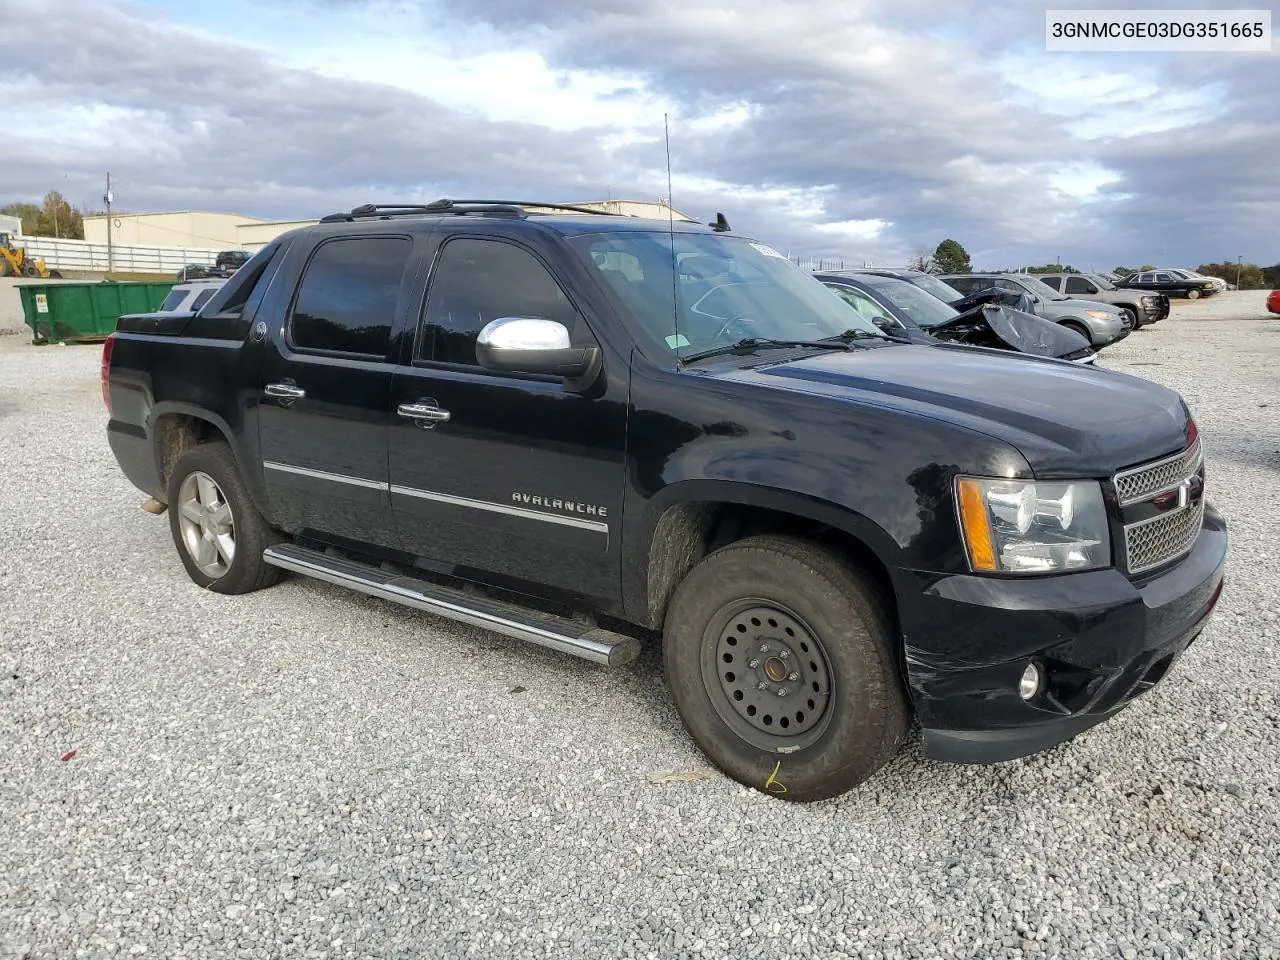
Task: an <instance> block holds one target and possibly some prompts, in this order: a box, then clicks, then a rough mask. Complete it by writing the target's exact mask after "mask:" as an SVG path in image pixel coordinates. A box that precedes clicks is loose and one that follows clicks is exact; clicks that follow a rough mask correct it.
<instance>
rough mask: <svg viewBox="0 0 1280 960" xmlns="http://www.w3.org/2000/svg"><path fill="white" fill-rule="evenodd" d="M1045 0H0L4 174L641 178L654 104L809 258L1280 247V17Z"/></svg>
mask: <svg viewBox="0 0 1280 960" xmlns="http://www.w3.org/2000/svg"><path fill="white" fill-rule="evenodd" d="M1054 5H1055V6H1057V7H1069V6H1072V4H1069V3H1066V2H1060V3H1057V4H1054ZM1045 6H1046V4H1045V3H1043V2H1037V3H1027V2H1022V0H1004V2H1002V3H1000V4H992V3H989V2H978V0H947V2H942V0H896V2H894V3H892V4H889V3H883V2H877V0H840V2H807V0H789V2H763V0H724V2H721V0H575V2H573V3H557V2H555V0H551V2H547V0H419V2H410V0H220V2H217V3H204V2H188V0H154V2H150V3H147V2H121V0H40V2H39V3H30V2H26V0H0V24H3V28H0V73H4V74H5V75H6V85H5V90H6V95H5V104H4V107H3V110H2V111H0V204H3V203H8V202H11V201H15V200H37V199H38V198H39V197H40V196H42V195H43V194H44V193H45V192H47V191H48V190H51V189H57V190H61V191H62V192H63V193H64V194H65V195H66V196H67V197H68V199H69V200H71V202H73V203H75V204H77V205H86V206H88V205H93V206H97V205H98V201H99V198H100V197H101V195H102V178H103V175H104V173H105V171H107V170H108V169H109V170H111V172H112V177H113V182H114V185H115V198H116V204H117V205H118V206H120V207H122V208H124V209H128V210H130V211H151V210H175V209H208V210H226V211H231V212H236V213H242V214H245V215H249V216H260V217H268V218H277V217H278V218H282V219H283V218H294V217H311V216H317V215H321V214H324V213H327V212H332V211H333V210H335V209H342V208H347V207H350V206H353V205H355V204H356V203H360V202H364V201H369V200H375V201H378V200H381V201H406V200H407V201H420V200H427V199H434V198H436V197H439V196H497V197H507V196H515V197H517V198H520V199H524V198H539V199H549V200H586V199H598V198H605V197H607V196H612V197H615V198H618V197H633V198H647V199H653V198H657V197H658V196H665V195H666V193H667V181H666V171H665V155H664V152H663V145H662V117H663V114H664V112H665V113H667V114H669V115H670V118H671V121H670V122H671V137H672V151H671V152H672V160H673V165H674V171H675V172H674V178H673V179H674V189H673V194H674V203H675V206H676V207H677V208H679V209H681V210H684V211H686V212H687V213H689V214H690V215H692V216H695V217H698V218H699V219H706V218H710V217H713V216H714V215H715V213H716V212H717V211H723V212H724V213H725V214H726V216H727V217H728V219H729V221H730V223H731V224H732V225H733V227H734V229H735V231H737V232H742V233H749V234H751V235H753V236H756V237H759V238H761V239H765V240H767V241H768V242H770V243H772V244H773V245H774V246H776V247H778V248H779V249H783V250H787V251H789V252H791V253H792V254H794V255H797V256H827V257H843V258H846V259H848V260H850V261H853V262H872V263H877V264H894V263H902V262H905V261H906V260H907V258H909V257H910V256H911V255H912V254H913V253H914V252H915V251H917V250H919V249H921V248H925V247H928V248H930V249H932V247H933V246H935V245H936V244H937V243H938V241H939V240H942V239H943V238H944V237H954V238H955V239H957V240H959V241H960V242H961V243H963V244H964V245H965V246H966V247H967V248H968V249H969V251H970V253H971V254H972V255H973V258H974V261H975V265H977V266H979V267H985V268H1000V267H1005V266H1013V265H1018V264H1024V263H1041V262H1047V261H1053V260H1055V259H1057V258H1059V257H1060V258H1061V259H1062V262H1064V263H1067V262H1071V263H1073V264H1076V265H1078V266H1085V267H1094V268H1106V267H1110V266H1113V265H1116V264H1127V265H1136V264H1139V263H1142V262H1144V261H1145V262H1154V263H1159V264H1166V265H1176V264H1191V265H1194V264H1198V263H1202V262H1205V261H1209V260H1222V259H1235V258H1236V257H1237V256H1243V257H1244V258H1245V260H1246V261H1256V262H1260V263H1263V264H1272V263H1275V262H1277V261H1280V227H1278V225H1280V175H1278V174H1277V163H1278V161H1280V96H1277V94H1276V90H1277V89H1280V43H1276V44H1275V48H1276V50H1275V52H1273V53H1270V54H1261V53H1253V54H1240V53H1236V54H1227V53H1197V54H1153V53H1148V54H1111V53H1105V54H1104V53H1093V54H1064V53H1052V54H1050V53H1046V52H1045V50H1044V11H1045ZM1075 6H1079V7H1090V8H1098V7H1106V6H1111V7H1115V8H1128V7H1134V6H1141V5H1140V4H1134V3H1132V2H1131V0H1130V2H1127V3H1126V2H1121V3H1113V4H1107V3H1105V2H1101V0H1092V2H1088V3H1083V4H1075ZM1146 6H1148V7H1153V6H1157V4H1154V3H1149V4H1146ZM1159 6H1161V7H1163V8H1169V7H1178V6H1185V7H1198V8H1204V7H1208V6H1213V4H1211V3H1208V2H1207V0H1198V2H1193V3H1185V4H1179V3H1164V4H1159ZM1227 6H1240V7H1243V6H1247V4H1230V5H1227ZM1253 6H1259V4H1253ZM1277 26H1280V22H1278V23H1277Z"/></svg>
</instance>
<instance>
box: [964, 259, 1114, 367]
mask: <svg viewBox="0 0 1280 960" xmlns="http://www.w3.org/2000/svg"><path fill="white" fill-rule="evenodd" d="M942 279H943V280H945V281H946V282H947V283H948V284H949V285H950V286H953V287H955V288H956V289H957V290H959V291H961V292H962V293H975V292H977V291H978V290H981V289H983V288H985V287H990V286H996V287H1001V288H1003V289H1005V290H1013V291H1016V292H1018V293H1025V294H1027V296H1029V297H1030V298H1031V304H1032V309H1033V310H1034V311H1035V313H1036V315H1037V316H1040V317H1044V318H1045V319H1046V320H1052V321H1053V322H1054V323H1058V324H1061V325H1062V326H1064V327H1066V328H1067V329H1068V330H1073V331H1075V332H1076V333H1078V334H1080V336H1082V337H1084V338H1085V339H1086V340H1088V341H1089V343H1090V344H1091V345H1092V346H1093V348H1094V349H1095V350H1097V349H1100V348H1102V347H1105V346H1107V345H1109V344H1112V343H1118V342H1119V341H1121V340H1123V339H1124V338H1125V337H1127V336H1128V335H1129V334H1130V333H1131V332H1132V330H1133V328H1132V326H1130V324H1129V322H1128V320H1127V318H1126V317H1125V315H1124V314H1123V313H1121V312H1120V311H1119V309H1117V308H1115V307H1110V306H1105V305H1103V304H1100V303H1098V302H1097V301H1094V300H1077V299H1073V298H1072V297H1067V296H1064V295H1063V294H1061V293H1059V292H1058V291H1057V290H1054V289H1053V288H1052V287H1048V286H1045V285H1044V284H1043V283H1041V282H1040V281H1039V280H1037V279H1036V278H1035V277H1034V276H1032V275H1031V274H1026V273H949V274H946V273H944V274H943V275H942Z"/></svg>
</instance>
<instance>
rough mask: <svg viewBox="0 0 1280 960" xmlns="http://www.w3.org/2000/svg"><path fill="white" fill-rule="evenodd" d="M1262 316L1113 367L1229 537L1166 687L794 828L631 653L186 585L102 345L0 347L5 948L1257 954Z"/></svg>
mask: <svg viewBox="0 0 1280 960" xmlns="http://www.w3.org/2000/svg"><path fill="white" fill-rule="evenodd" d="M1262 302H1263V301H1262V296H1261V295H1260V294H1255V293H1241V294H1224V295H1222V296H1220V297H1215V298H1213V299H1211V300H1207V301H1202V302H1200V303H1196V304H1183V303H1179V304H1178V305H1177V307H1176V312H1175V316H1174V318H1171V319H1169V320H1166V321H1165V322H1163V323H1161V324H1159V325H1158V326H1156V327H1154V328H1151V329H1148V330H1143V331H1140V332H1138V333H1136V334H1134V335H1133V336H1131V337H1130V338H1129V339H1128V340H1127V341H1125V342H1124V343H1122V344H1120V345H1119V346H1117V347H1116V348H1114V349H1112V350H1108V351H1107V352H1106V353H1105V354H1104V356H1103V361H1104V365H1105V366H1108V367H1113V368H1118V369H1125V370H1129V371H1131V372H1134V373H1137V374H1140V375H1142V376H1146V377H1150V378H1152V379H1154V380H1158V381H1160V382H1161V383H1165V384H1168V385H1169V386H1172V387H1174V388H1176V389H1178V390H1180V391H1181V392H1182V393H1183V394H1184V396H1186V398H1187V399H1188V401H1189V402H1190V404H1191V405H1192V408H1193V410H1194V411H1195V413H1196V415H1197V418H1198V420H1199V423H1200V426H1201V431H1202V435H1203V437H1204V443H1205V445H1206V448H1207V450H1208V456H1209V471H1210V472H1209V477H1210V481H1209V482H1210V492H1211V496H1213V497H1214V499H1215V501H1216V503H1217V504H1218V505H1219V507H1220V508H1221V509H1222V510H1223V511H1224V512H1225V513H1226V514H1227V515H1228V518H1229V520H1230V522H1231V524H1232V535H1233V546H1232V558H1231V568H1232V569H1231V575H1230V579H1229V581H1228V586H1227V589H1226V592H1225V593H1224V597H1223V601H1222V605H1221V606H1220V608H1219V613H1218V616H1217V618H1216V620H1215V622H1214V624H1213V626H1212V627H1211V628H1210V630H1209V631H1208V633H1207V634H1206V635H1205V636H1204V638H1202V640H1201V641H1200V642H1199V643H1198V644H1196V645H1195V646H1194V647H1192V648H1191V650H1190V651H1189V653H1188V654H1187V656H1186V657H1184V658H1183V660H1182V661H1181V662H1180V664H1179V666H1178V667H1177V669H1176V670H1175V671H1174V673H1173V674H1172V675H1171V676H1170V677H1169V678H1168V679H1167V680H1166V681H1165V682H1164V683H1163V684H1162V685H1161V686H1160V687H1158V688H1157V689H1156V690H1155V691H1153V692H1152V693H1151V694H1149V695H1148V696H1146V697H1144V698H1143V699H1141V700H1139V701H1138V702H1137V703H1136V704H1135V705H1134V706H1132V707H1131V708H1130V709H1129V710H1127V711H1126V712H1124V713H1123V714H1121V715H1120V716H1119V717H1118V718H1117V719H1115V720H1114V721H1112V722H1111V723H1109V724H1106V725H1104V726H1102V727H1100V728H1097V729H1096V730H1094V731H1091V732H1089V733H1087V734H1085V735H1083V736H1082V737H1080V738H1079V739H1077V740H1076V741H1075V742H1074V743H1072V744H1069V745H1066V746H1064V747H1060V748H1058V749H1055V750H1053V751H1051V752H1049V753H1046V754H1043V755H1040V756H1038V757H1035V758H1031V759H1028V760H1024V761H1017V762H1013V763H1009V764H1003V765H999V766H993V767H959V766H947V765H941V764H933V763H929V762H926V761H924V760H923V759H921V757H920V755H919V751H918V747H915V746H913V747H911V748H910V749H908V750H907V751H906V753H904V754H903V755H902V756H901V757H900V758H899V759H898V760H896V761H895V762H893V763H892V764H891V765H890V766H889V767H888V768H887V769H886V770H885V771H884V772H883V773H882V774H881V775H879V776H877V777H876V778H875V779H874V780H873V781H872V782H870V783H868V784H866V785H865V786H864V787H862V788H860V789H858V790H856V791H854V792H852V793H850V794H848V795H846V796H844V797H842V798H840V799H838V800H835V801H831V802H827V803H823V804H817V805H812V806H795V805H790V804H786V803H782V802H779V801H776V800H771V799H769V798H767V797H765V796H763V795H761V794H758V793H755V792H752V791H749V790H746V789H744V788H742V787H740V786H738V785H736V784H734V783H732V782H730V781H728V780H726V779H724V778H723V777H720V776H719V775H717V774H715V773H713V772H711V771H710V770H708V768H707V764H706V761H705V759H704V758H703V757H702V756H701V755H700V754H699V753H698V752H697V750H696V749H695V747H694V746H693V744H692V742H691V741H690V740H689V738H688V737H687V736H686V735H685V734H684V732H683V730H682V728H681V726H680V723H679V720H678V717H677V716H676V713H675V711H674V709H673V707H672V705H671V702H670V699H669V698H668V696H667V694H666V692H665V689H664V687H663V683H662V679H661V674H660V671H659V664H658V659H657V657H656V655H655V654H654V653H653V652H650V653H647V654H646V655H645V657H644V658H643V659H642V660H641V662H640V663H639V665H638V666H637V667H636V668H634V669H631V670H627V671H622V672H617V673H608V672H606V671H604V670H602V669H599V668H595V667H592V666H591V665H588V664H585V663H581V662H579V661H576V660H571V659H569V658H564V657H560V656H557V655H554V654H551V653H547V652H544V651H541V650H539V649H536V648H532V647H527V646H519V645H517V646H512V645H510V644H509V643H508V642H507V641H505V640H504V639H502V638H499V637H494V636H490V635H487V634H484V633H481V632H479V631H474V630H471V629H468V628H464V627H459V626H456V625H452V624H450V623H447V622H444V621H440V620H435V619H432V618H430V617H428V616H426V615H420V614H416V613H412V612H408V611H404V610H401V609H399V608H396V607H393V606H390V605H386V604H383V603H380V602H377V601H373V600H368V599H361V598H359V597H356V596H354V595H351V594H348V593H345V592H343V591H341V590H338V589H336V588H329V587H327V586H325V585H323V584H319V583H316V582H311V581H307V580H303V579H294V580H290V581H289V582H286V583H285V584H283V585H281V586H279V587H277V588H275V589H272V590H268V591H264V592H262V593H259V594H256V595H252V596H248V597H240V598H226V597H220V596H216V595H214V594H210V593H204V592H201V591H200V590H198V589H197V588H196V587H194V586H193V585H192V584H191V583H190V581H189V580H188V579H187V578H186V576H185V574H184V573H183V570H182V567H181V565H180V564H179V562H178V561H177V559H176V557H175V555H174V551H173V547H172V545H171V543H170V540H169V534H168V528H167V524H166V521H165V519H163V518H155V517H151V516H149V515H147V514H145V513H144V512H143V511H142V510H140V509H139V506H140V504H141V501H142V499H143V497H142V496H141V495H140V494H139V493H138V492H137V491H135V490H134V489H133V488H132V487H130V486H129V484H128V483H127V482H126V481H125V480H124V479H123V478H122V476H121V475H120V473H119V472H118V470H117V468H116V466H115V462H114V460H113V459H112V457H111V454H110V452H109V450H108V448H107V445H106V442H105V437H104V433H103V423H104V414H103V410H102V407H101V399H100V395H99V390H98V385H97V380H96V375H97V364H98V350H97V349H96V348H94V347H42V348H36V347H31V346H28V345H26V344H25V343H23V341H22V338H20V337H4V338H0V385H3V386H2V388H0V451H3V458H2V459H3V466H2V467H0V471H2V474H0V475H2V476H3V481H4V490H5V495H4V497H3V498H0V530H3V545H4V549H3V552H0V670H2V671H3V672H2V673H0V742H2V743H3V744H4V746H5V754H6V761H7V762H6V763H5V767H4V772H3V773H2V774H0V956H6V957H41V958H43V957H80V956H84V957H100V956H141V955H150V956H163V957H193V958H194V957H200V958H205V957H312V956H315V957H470V956H476V957H526V956H527V957H579V956H606V957H664V958H665V957H672V956H702V957H742V956H748V955H749V956H752V957H796V958H799V957H824V958H825V957H884V958H888V957H934V956H946V957H950V956H956V957H984V958H986V957H1021V956H1033V957H1046V958H1047V957H1063V958H1088V957H1097V958H1103V957H1108V958H1110V957H1125V958H1132V957H1206V958H1219V957H1275V956H1280V947H1278V945H1280V916H1278V915H1277V904H1278V903H1280V880H1278V867H1277V859H1278V858H1277V853H1280V815H1278V813H1277V809H1278V807H1277V780H1278V776H1277V770H1278V769H1280V768H1278V766H1277V764H1278V761H1280V709H1278V708H1277V703H1276V698H1277V688H1276V684H1275V681H1274V672H1273V663H1274V662H1275V659H1276V649H1275V648H1276V645H1277V641H1280V637H1278V636H1277V619H1276V618H1277V614H1278V612H1280V573H1277V571H1280V546H1277V540H1276V534H1277V527H1278V524H1277V520H1278V519H1280V505H1278V504H1277V499H1276V497H1275V491H1276V489H1277V480H1278V479H1280V478H1278V471H1280V429H1277V427H1276V412H1277V405H1278V404H1280V396H1278V393H1277V385H1278V382H1280V377H1278V371H1280V366H1277V360H1278V359H1280V318H1270V319H1268V318H1267V315H1266V314H1265V311H1264V310H1263V308H1262ZM1117 416H1123V411H1117Z"/></svg>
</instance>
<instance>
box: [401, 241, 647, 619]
mask: <svg viewBox="0 0 1280 960" xmlns="http://www.w3.org/2000/svg"><path fill="white" fill-rule="evenodd" d="M471 229H472V230H473V231H475V234H481V235H474V234H473V235H471V236H455V237H452V238H450V239H448V240H447V241H446V242H445V243H444V244H443V246H442V247H441V248H440V251H439V252H438V253H437V254H436V256H435V266H434V268H433V271H432V275H431V279H430V287H429V290H428V293H427V299H426V303H425V305H424V308H423V312H422V315H421V319H420V323H419V329H418V335H417V337H416V341H415V343H414V345H413V353H412V355H411V357H409V358H407V359H408V362H407V363H405V364H404V365H402V366H400V367H399V368H398V370H397V372H396V376H395V380H394V383H393V386H392V402H391V409H392V423H391V432H390V474H391V494H392V504H393V506H394V509H395V513H396V520H397V523H398V525H399V528H400V533H401V539H402V541H403V543H404V549H406V550H408V551H410V552H411V553H413V554H415V555H416V556H418V557H421V558H423V559H424V560H426V561H428V566H432V567H434V568H436V569H440V570H442V571H443V572H447V573H452V574H455V575H457V576H460V577H464V578H468V579H476V580H481V581H487V582H491V583H499V584H506V585H509V586H511V587H513V588H514V589H521V588H522V586H524V585H537V586H538V588H539V592H541V590H542V588H545V587H551V588H553V589H555V590H558V591H560V592H561V593H562V594H567V595H570V596H573V597H586V598H590V599H592V600H593V601H596V602H600V603H609V602H611V601H614V600H616V599H617V598H618V596H619V592H620V583H619V573H620V569H621V563H620V560H619V556H620V554H619V551H620V549H621V529H622V526H621V525H622V509H621V507H622V492H623V477H624V461H623V457H624V452H625V443H626V418H627V377H628V369H627V364H628V361H627V358H626V357H624V356H618V355H614V354H610V353H608V352H606V353H605V354H604V370H603V373H602V376H601V378H600V379H599V380H598V381H597V382H596V384H597V389H594V390H592V391H589V392H586V393H582V392H576V391H575V390H573V389H570V388H569V386H568V385H566V384H565V383H564V382H563V380H561V379H560V378H555V377H536V376H527V375H521V374H508V373H497V372H494V371H491V370H486V369H484V368H483V367H481V366H479V364H478V363H477V362H476V337H477V335H478V334H479V332H480V330H481V328H483V327H484V325H485V324H487V323H489V322H490V321H492V320H496V319H498V318H499V317H509V316H536V317H543V318H545V319H549V320H556V321H558V322H560V323H563V324H564V325H565V326H566V327H568V328H569V330H570V332H571V335H572V338H573V341H574V343H575V345H582V346H587V345H596V346H599V345H600V342H599V341H598V340H597V338H596V337H595V335H594V334H593V332H592V329H591V321H592V319H593V318H592V317H589V316H588V315H587V310H586V309H584V308H583V307H582V306H580V305H581V304H583V303H584V299H585V298H584V296H583V294H584V292H585V291H584V290H583V287H582V285H581V284H579V285H578V286H577V287H573V285H572V284H571V283H568V282H566V277H565V275H564V273H563V272H556V271H555V270H554V269H553V267H552V266H551V264H552V262H553V261H552V260H551V259H549V258H547V257H544V256H543V252H544V251H541V250H540V251H539V252H535V250H534V248H533V247H531V246H529V245H526V244H525V243H523V242H520V238H516V237H506V236H503V235H502V234H501V229H502V227H501V225H500V224H498V225H495V224H486V223H483V222H480V223H477V224H476V226H475V227H473V228H471ZM485 231H487V232H488V234H489V235H483V232H485ZM561 269H562V270H563V267H562V268H561ZM571 289H574V290H576V293H577V295H576V296H575V295H572V294H571V293H570V290H571ZM423 409H429V410H433V411H436V412H435V413H434V414H433V415H432V418H423V417H421V415H420V414H421V411H422V410H423Z"/></svg>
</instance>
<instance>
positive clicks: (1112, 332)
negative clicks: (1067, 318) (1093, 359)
mask: <svg viewBox="0 0 1280 960" xmlns="http://www.w3.org/2000/svg"><path fill="white" fill-rule="evenodd" d="M1076 322H1077V323H1082V324H1084V325H1085V326H1086V327H1088V329H1089V339H1090V340H1092V341H1093V347H1094V349H1095V350H1096V349H1097V348H1099V347H1107V346H1110V345H1111V344H1113V343H1119V342H1120V341H1121V340H1123V339H1124V338H1125V337H1127V336H1128V335H1129V334H1130V333H1132V332H1133V328H1132V327H1130V326H1129V325H1128V324H1127V323H1126V322H1125V321H1124V320H1123V319H1122V318H1121V317H1120V315H1119V314H1116V315H1115V316H1113V317H1112V318H1111V319H1109V320H1099V319H1098V318H1097V317H1079V318H1078V319H1077V320H1076Z"/></svg>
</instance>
